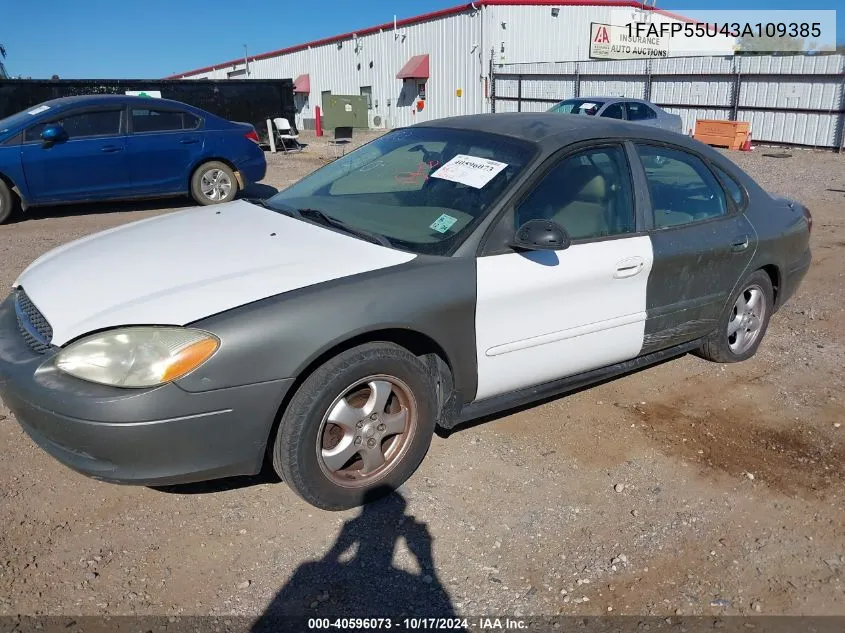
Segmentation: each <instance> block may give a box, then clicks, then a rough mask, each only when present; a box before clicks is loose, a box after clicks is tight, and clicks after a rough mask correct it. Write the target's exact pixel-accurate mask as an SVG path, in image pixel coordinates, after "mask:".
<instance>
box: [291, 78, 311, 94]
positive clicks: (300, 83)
mask: <svg viewBox="0 0 845 633" xmlns="http://www.w3.org/2000/svg"><path fill="white" fill-rule="evenodd" d="M293 91H294V92H301V93H305V94H309V93H310V92H311V75H300V76H299V77H297V78H296V81H294V82H293Z"/></svg>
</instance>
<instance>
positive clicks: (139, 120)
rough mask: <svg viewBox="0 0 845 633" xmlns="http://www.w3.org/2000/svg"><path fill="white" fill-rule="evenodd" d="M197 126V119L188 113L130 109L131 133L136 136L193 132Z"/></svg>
mask: <svg viewBox="0 0 845 633" xmlns="http://www.w3.org/2000/svg"><path fill="white" fill-rule="evenodd" d="M198 126H199V118H197V117H195V116H194V115H193V114H190V113H189V112H178V111H174V110H148V109H145V108H132V131H133V132H134V133H137V134H143V133H147V132H174V131H179V130H193V129H196V128H197V127H198Z"/></svg>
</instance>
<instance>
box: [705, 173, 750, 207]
mask: <svg viewBox="0 0 845 633" xmlns="http://www.w3.org/2000/svg"><path fill="white" fill-rule="evenodd" d="M713 168H714V169H715V170H716V174H717V175H718V176H719V178H721V180H722V183H723V184H724V185H725V189H727V190H728V195H729V196H730V197H731V199H732V200H733V201H734V202H735V203H736V206H737V207H740V208H741V207H742V206H743V205H744V204H745V194H744V193H743V191H742V187H740V185H739V183H738V182H737V181H736V180H734V178H733V176H731V175H729V174H728V173H727V172H726V171H725V170H724V169H719V168H718V167H716V166H715V165H714V166H713Z"/></svg>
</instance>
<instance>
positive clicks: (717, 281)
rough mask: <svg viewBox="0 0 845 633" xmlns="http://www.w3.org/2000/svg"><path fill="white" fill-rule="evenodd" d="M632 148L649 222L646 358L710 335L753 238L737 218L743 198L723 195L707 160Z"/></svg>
mask: <svg viewBox="0 0 845 633" xmlns="http://www.w3.org/2000/svg"><path fill="white" fill-rule="evenodd" d="M632 147H633V154H634V155H635V156H636V157H639V162H638V163H639V164H637V163H635V164H634V165H635V169H639V168H640V166H642V170H643V171H642V172H641V173H642V176H643V177H644V179H645V181H646V183H647V189H648V191H649V194H650V195H649V198H650V207H651V209H650V214H649V215H650V219H651V221H652V222H653V227H652V229H651V231H650V235H651V242H652V247H653V249H654V264H653V266H652V271H651V277H650V279H649V282H648V320H647V322H646V329H645V342H644V347H643V352H651V351H654V350H656V349H660V348H663V347H669V346H671V345H674V344H679V343H683V342H686V341H690V340H693V339H695V338H698V337H700V336H704V335H706V334H708V333H710V332H711V331H712V330H713V329H714V327H715V326H716V323H717V320H718V319H719V317H720V316H721V314H722V310H723V309H724V307H725V304H726V302H727V300H728V297H729V295H730V294H731V293H732V292H733V289H734V287H735V286H736V284H737V283H739V281H740V279H741V278H742V277H743V276H744V274H745V271H746V269H747V267H748V264H749V263H750V261H751V258H752V257H753V255H754V251H755V249H756V246H757V235H756V232H755V231H754V228H753V227H752V226H751V224H750V223H749V222H748V220H747V219H746V218H745V215H744V214H743V213H742V208H743V202H742V201H743V199H744V198H742V197H741V195H740V194H741V190H739V189H736V188H735V187H734V188H733V189H729V190H728V191H729V192H730V195H727V194H726V192H725V187H724V186H723V185H722V184H721V182H720V180H719V178H717V176H716V173H714V168H713V166H711V165H710V164H709V162H707V161H706V160H705V159H704V158H702V157H700V156H698V155H696V154H693V153H691V152H689V151H687V150H684V149H681V148H679V147H674V146H667V145H657V144H649V143H647V142H641V143H634V144H633V145H632ZM719 177H720V178H721V177H724V178H727V177H728V176H727V175H724V176H722V175H720V176H719ZM734 184H735V183H734ZM735 186H736V187H739V185H736V184H735Z"/></svg>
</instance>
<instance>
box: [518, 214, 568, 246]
mask: <svg viewBox="0 0 845 633" xmlns="http://www.w3.org/2000/svg"><path fill="white" fill-rule="evenodd" d="M571 243H572V240H571V239H570V237H569V233H567V232H566V229H564V228H563V227H562V226H561V225H560V224H558V223H557V222H552V221H551V220H528V222H526V223H525V224H523V225H522V226H520V227H519V229H518V230H517V232H516V235H514V237H513V239H512V240H511V241H510V243H509V244H508V245H509V246H510V247H511V248H513V249H516V250H524V251H562V250H565V249H567V248H569V245H570V244H571Z"/></svg>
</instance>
